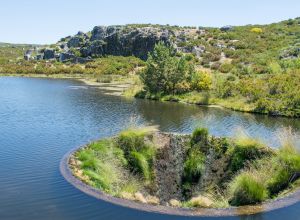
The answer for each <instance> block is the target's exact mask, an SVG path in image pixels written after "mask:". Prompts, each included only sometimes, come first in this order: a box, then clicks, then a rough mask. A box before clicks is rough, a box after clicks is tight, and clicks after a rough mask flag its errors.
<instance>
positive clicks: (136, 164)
mask: <svg viewBox="0 0 300 220" xmlns="http://www.w3.org/2000/svg"><path fill="white" fill-rule="evenodd" d="M129 158H130V159H129V163H130V166H131V167H132V169H133V171H135V172H137V173H140V174H142V176H143V177H144V178H145V179H146V180H149V179H150V172H151V171H150V166H149V163H148V160H147V158H146V157H145V156H144V155H143V154H142V153H139V152H136V151H133V152H131V153H130V156H129Z"/></svg>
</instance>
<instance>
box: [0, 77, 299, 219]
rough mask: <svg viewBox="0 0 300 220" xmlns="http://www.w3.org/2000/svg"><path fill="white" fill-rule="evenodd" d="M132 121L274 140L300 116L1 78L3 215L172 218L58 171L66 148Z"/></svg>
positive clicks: (279, 215)
mask: <svg viewBox="0 0 300 220" xmlns="http://www.w3.org/2000/svg"><path fill="white" fill-rule="evenodd" d="M128 124H142V125H158V126H159V128H160V130H162V131H168V132H179V133H190V132H191V131H192V130H193V129H194V128H195V127H197V126H202V127H207V128H208V129H209V131H210V132H211V134H214V135H217V136H230V137H232V136H235V135H236V134H237V133H240V132H241V131H242V132H244V133H247V134H248V135H249V136H251V137H255V138H259V139H260V140H262V141H263V142H265V143H266V144H269V145H272V146H275V147H277V146H278V145H279V139H278V134H279V133H280V131H281V130H282V129H285V128H289V127H290V128H291V129H292V130H293V131H294V132H295V134H296V135H298V136H299V135H300V119H291V118H282V117H269V116H265V115H254V114H248V113H240V112H234V111H230V110H226V109H221V108H212V107H200V106H195V105H185V104H179V103H162V102H156V101H149V100H139V99H128V98H124V97H118V96H113V95H107V94H105V92H104V91H103V90H100V89H98V88H95V87H92V86H87V85H85V84H83V83H82V82H79V81H75V80H62V79H39V78H18V77H2V78H0V150H1V152H0V219H1V220H2V219H5V220H6V219H14V220H18V219H28V220H32V219H43V220H46V219H55V220H59V219H72V220H73V219H85V220H87V219H103V220H115V219H120V220H121V219H122V220H124V219H130V220H135V219H136V220H137V219H139V220H141V219H156V220H165V219H170V216H168V215H161V214H154V213H147V212H142V211H138V210H132V209H128V208H124V207H119V206H116V205H112V204H110V203H106V202H103V201H101V200H97V199H95V198H93V197H90V196H88V195H86V194H84V193H82V192H81V191H79V190H77V189H76V188H74V187H73V186H72V185H71V184H69V183H68V182H67V181H66V180H65V179H64V178H63V177H62V176H61V174H60V171H59V163H60V160H61V159H62V157H63V156H64V154H65V153H67V152H68V151H69V150H71V149H73V148H74V147H76V146H80V145H83V144H85V143H87V142H89V141H92V140H95V139H98V138H102V137H107V136H112V135H115V134H117V133H118V132H119V131H120V130H122V129H124V128H126V126H127V125H128ZM297 144H298V145H299V143H297ZM299 216H300V203H298V204H295V205H293V206H290V207H286V208H283V209H279V210H275V211H272V212H268V213H262V214H257V215H253V216H240V217H227V218H225V217H222V218H220V219H241V220H249V219H251V220H252V219H253V220H277V219H278V220H282V219H285V220H289V219H293V220H294V219H300V217H299ZM172 219H174V220H175V219H176V220H177V219H178V220H179V219H211V218H203V217H202V218H201V217H198V218H196V217H176V216H172ZM212 219H216V218H212ZM217 219H218V218H217Z"/></svg>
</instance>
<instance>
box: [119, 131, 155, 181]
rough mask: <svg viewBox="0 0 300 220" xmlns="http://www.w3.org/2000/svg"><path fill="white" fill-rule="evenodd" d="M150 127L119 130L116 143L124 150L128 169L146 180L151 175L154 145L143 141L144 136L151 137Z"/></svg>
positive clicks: (148, 179)
mask: <svg viewBox="0 0 300 220" xmlns="http://www.w3.org/2000/svg"><path fill="white" fill-rule="evenodd" d="M151 132H153V130H152V128H151V127H150V128H143V129H128V130H125V131H123V132H121V133H120V134H119V136H118V138H117V145H118V146H119V147H120V148H121V149H123V150H124V152H125V157H126V158H127V159H128V162H129V166H130V169H131V170H132V171H133V172H134V173H137V174H140V175H142V177H143V178H144V179H145V180H146V181H150V180H151V178H152V177H153V173H152V170H153V160H154V156H155V151H156V150H155V147H154V146H153V145H152V144H150V143H151V142H150V141H149V143H145V138H146V137H148V138H151V137H150V136H149V134H150V133H151Z"/></svg>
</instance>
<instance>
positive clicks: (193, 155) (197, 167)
mask: <svg viewBox="0 0 300 220" xmlns="http://www.w3.org/2000/svg"><path fill="white" fill-rule="evenodd" d="M204 166H205V156H204V155H203V153H202V152H201V151H200V150H199V149H195V148H192V149H191V150H190V151H189V153H188V157H187V159H186V161H185V163H184V174H183V178H184V180H185V181H186V182H192V183H193V182H198V181H199V179H200V177H201V175H202V172H203V171H204V168H205V167H204Z"/></svg>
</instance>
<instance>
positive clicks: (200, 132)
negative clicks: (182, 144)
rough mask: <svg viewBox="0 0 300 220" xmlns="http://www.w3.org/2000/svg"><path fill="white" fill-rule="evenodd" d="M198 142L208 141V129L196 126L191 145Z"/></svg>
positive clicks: (205, 142) (204, 142)
mask: <svg viewBox="0 0 300 220" xmlns="http://www.w3.org/2000/svg"><path fill="white" fill-rule="evenodd" d="M197 143H202V144H207V143H208V130H207V129H206V128H196V129H195V130H194V131H193V134H192V139H191V145H195V144H197Z"/></svg>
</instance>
